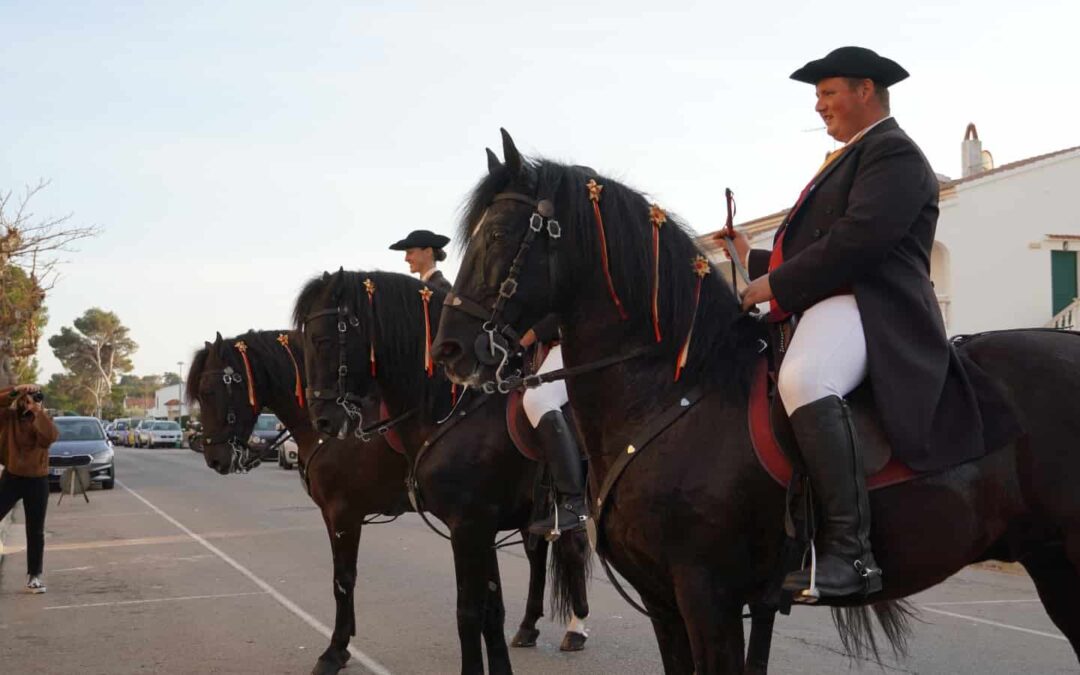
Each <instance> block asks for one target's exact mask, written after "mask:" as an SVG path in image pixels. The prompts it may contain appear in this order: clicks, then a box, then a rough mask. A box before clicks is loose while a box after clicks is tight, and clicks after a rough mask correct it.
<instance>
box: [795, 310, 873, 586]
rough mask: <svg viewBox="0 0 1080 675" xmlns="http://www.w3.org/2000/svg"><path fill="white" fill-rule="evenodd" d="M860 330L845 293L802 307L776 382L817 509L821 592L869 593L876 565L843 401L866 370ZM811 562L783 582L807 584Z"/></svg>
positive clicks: (867, 507)
mask: <svg viewBox="0 0 1080 675" xmlns="http://www.w3.org/2000/svg"><path fill="white" fill-rule="evenodd" d="M866 364H867V357H866V338H865V336H864V334H863V329H862V321H861V318H860V316H859V308H858V305H857V304H856V303H855V297H854V296H852V295H841V296H835V297H832V298H828V299H826V300H823V301H821V302H819V303H818V304H816V305H814V306H813V307H811V308H810V309H808V310H807V311H806V312H805V313H804V314H803V316H802V319H801V320H800V322H799V327H798V330H797V331H796V332H795V337H794V338H793V339H792V341H791V346H790V348H789V350H788V353H787V354H786V355H785V357H784V362H783V364H782V365H781V367H780V377H779V382H778V387H779V390H780V397H781V399H782V401H783V403H784V408H785V410H786V411H787V412H788V415H789V417H790V418H791V426H792V429H793V430H794V432H795V437H796V440H797V441H798V444H799V451H800V453H801V455H802V457H803V461H804V463H805V464H806V470H807V473H808V475H809V477H810V483H811V485H812V486H813V489H814V492H815V494H816V495H817V502H818V503H819V504H820V505H821V507H822V509H823V510H824V518H823V521H822V528H821V531H820V533H819V535H818V537H817V544H818V546H817V567H816V579H815V584H814V585H815V586H816V587H817V589H818V591H819V592H820V594H821V596H825V597H839V596H844V595H851V594H853V593H871V592H874V591H877V590H880V588H881V571H880V570H879V569H878V567H877V563H876V562H875V561H874V556H873V553H872V552H871V550H870V503H869V499H868V497H867V492H866V479H865V477H864V475H863V465H862V456H861V454H860V452H859V449H858V441H857V439H856V437H855V428H854V425H853V424H852V421H851V415H850V411H849V410H848V407H847V404H846V403H845V402H844V398H843V397H844V396H846V395H847V394H849V393H850V392H851V391H852V390H853V389H854V388H855V387H856V386H858V384H859V382H861V381H862V380H863V378H864V377H865V376H866V370H867V365H866ZM810 586H811V583H810V570H801V571H799V572H793V573H792V574H790V575H788V577H787V579H785V581H784V588H785V589H787V590H790V591H794V592H797V593H798V592H802V591H806V590H808V589H809V588H810Z"/></svg>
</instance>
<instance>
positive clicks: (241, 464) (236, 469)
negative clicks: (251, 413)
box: [201, 366, 262, 473]
mask: <svg viewBox="0 0 1080 675" xmlns="http://www.w3.org/2000/svg"><path fill="white" fill-rule="evenodd" d="M217 373H221V381H222V382H223V383H224V384H225V392H226V401H227V402H228V408H227V409H226V412H225V422H226V425H227V426H226V427H225V431H224V432H223V433H222V434H221V435H220V436H211V435H208V434H204V435H203V446H213V445H228V446H229V449H230V450H232V460H231V462H230V465H229V472H230V473H247V472H248V471H251V470H252V469H254V468H255V467H257V466H258V465H259V464H261V463H262V459H261V458H260V457H258V456H255V457H252V453H251V448H250V447H249V446H248V444H247V442H246V441H245V440H243V439H241V438H240V437H239V436H238V435H237V433H236V429H235V425H236V409H235V408H233V395H232V387H233V385H234V384H240V383H241V382H243V381H244V377H243V376H242V375H241V374H240V373H238V372H236V371H235V370H233V368H232V366H225V367H224V368H216V369H213V370H206V371H203V373H202V375H201V377H206V376H207V375H215V374H217Z"/></svg>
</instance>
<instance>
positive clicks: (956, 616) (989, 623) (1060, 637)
mask: <svg viewBox="0 0 1080 675" xmlns="http://www.w3.org/2000/svg"><path fill="white" fill-rule="evenodd" d="M919 609H922V610H925V611H927V612H933V613H935V614H943V615H945V616H951V617H953V618H954V619H964V620H965V621H974V622H975V623H983V624H986V625H987V626H997V627H998V628H1006V629H1008V630H1015V631H1017V632H1020V633H1030V634H1031V635H1039V636H1041V637H1048V638H1053V639H1055V640H1064V641H1066V642H1068V640H1067V639H1066V638H1065V636H1064V635H1059V634H1057V633H1046V632H1044V631H1041V630H1032V629H1030V628H1021V627H1020V626H1013V625H1011V624H1007V623H999V622H997V621H990V620H989V619H980V618H977V617H974V616H968V615H967V614H956V613H954V612H946V611H945V610H942V609H934V608H933V607H927V606H926V605H919Z"/></svg>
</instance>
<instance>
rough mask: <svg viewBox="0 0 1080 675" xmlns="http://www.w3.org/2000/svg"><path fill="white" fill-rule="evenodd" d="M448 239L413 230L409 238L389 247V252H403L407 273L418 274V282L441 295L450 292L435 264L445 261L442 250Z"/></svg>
mask: <svg viewBox="0 0 1080 675" xmlns="http://www.w3.org/2000/svg"><path fill="white" fill-rule="evenodd" d="M448 243H450V237H445V236H443V235H441V234H435V233H434V232H432V231H430V230H413V231H412V232H410V233H409V236H407V237H405V238H404V239H402V240H401V241H398V242H394V243H393V244H391V245H390V250H391V251H405V262H407V263H409V272H410V273H411V274H419V275H420V281H423V282H424V283H425V284H427V285H428V286H431V287H432V288H434V289H435V290H437V291H439V292H441V293H449V292H450V286H451V284H450V282H449V281H447V279H446V277H444V276H443V274H442V272H440V271H439V270H437V269H435V263H437V262H439V261H442V260H446V251H444V250H443V247H445V246H446V245H447V244H448Z"/></svg>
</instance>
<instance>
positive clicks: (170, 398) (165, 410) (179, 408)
mask: <svg viewBox="0 0 1080 675" xmlns="http://www.w3.org/2000/svg"><path fill="white" fill-rule="evenodd" d="M190 413H191V411H190V410H189V409H188V404H187V403H186V402H185V401H184V385H183V384H170V385H168V386H167V387H162V388H161V389H158V390H157V391H155V392H154V407H153V408H151V409H149V410H147V411H146V416H147V417H153V418H156V419H170V420H175V419H177V417H182V416H184V415H189V414H190Z"/></svg>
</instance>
